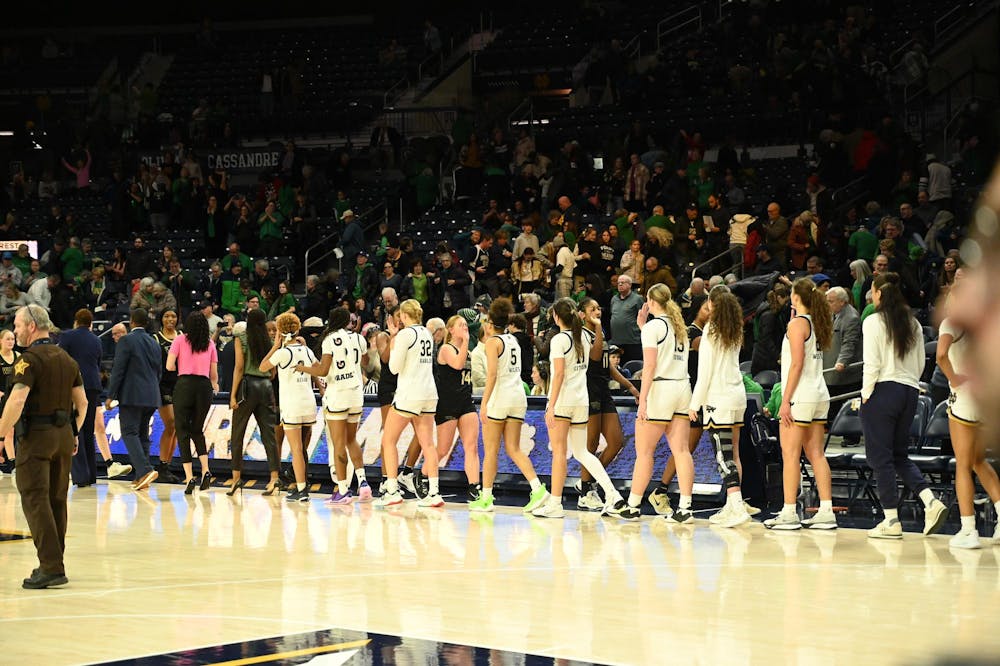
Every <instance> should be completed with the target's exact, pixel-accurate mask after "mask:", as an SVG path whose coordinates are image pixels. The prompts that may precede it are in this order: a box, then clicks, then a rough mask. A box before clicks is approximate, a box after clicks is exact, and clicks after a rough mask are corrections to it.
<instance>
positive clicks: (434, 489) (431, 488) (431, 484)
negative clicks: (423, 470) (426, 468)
mask: <svg viewBox="0 0 1000 666" xmlns="http://www.w3.org/2000/svg"><path fill="white" fill-rule="evenodd" d="M427 486H428V490H427V494H428V495H440V494H441V489H440V487H439V486H438V477H436V476H429V477H427Z"/></svg>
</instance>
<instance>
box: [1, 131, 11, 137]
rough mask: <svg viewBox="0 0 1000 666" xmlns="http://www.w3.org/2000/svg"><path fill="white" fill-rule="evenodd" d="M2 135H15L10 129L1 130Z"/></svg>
mask: <svg viewBox="0 0 1000 666" xmlns="http://www.w3.org/2000/svg"><path fill="white" fill-rule="evenodd" d="M0 136H14V133H13V132H12V131H10V130H0Z"/></svg>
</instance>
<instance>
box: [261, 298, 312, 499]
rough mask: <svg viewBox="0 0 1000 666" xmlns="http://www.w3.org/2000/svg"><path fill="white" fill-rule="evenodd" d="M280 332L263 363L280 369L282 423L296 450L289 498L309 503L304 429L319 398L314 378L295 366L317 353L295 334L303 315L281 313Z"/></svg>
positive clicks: (267, 367) (306, 363)
mask: <svg viewBox="0 0 1000 666" xmlns="http://www.w3.org/2000/svg"><path fill="white" fill-rule="evenodd" d="M275 324H276V325H277V327H278V333H277V335H275V336H274V345H273V346H272V347H271V351H270V352H269V353H268V354H267V356H266V357H264V360H262V361H261V362H260V369H261V370H262V371H264V372H267V371H269V370H270V369H271V368H277V369H278V396H279V398H278V404H279V405H280V410H281V415H280V416H281V425H282V426H283V427H284V429H285V436H286V437H288V444H289V446H290V447H291V449H292V469H293V470H294V472H295V488H293V489H292V490H290V491H289V492H288V495H287V496H286V497H285V499H286V500H288V501H289V502H308V501H309V491H308V490H307V489H306V462H307V461H306V449H305V447H304V446H303V442H302V430H303V428H307V427H311V426H312V425H313V424H314V423H316V397H315V396H314V395H313V381H314V380H313V378H312V377H310V376H309V375H307V374H303V373H301V372H296V371H295V366H299V365H303V366H311V365H313V364H315V363H316V355H315V354H313V353H312V350H310V349H309V347H307V346H305V345H304V344H303V343H302V342H301V340H299V339H297V338H296V337H295V336H296V334H297V333H298V332H299V329H300V328H301V324H300V322H299V318H298V317H296V316H295V314H293V313H291V312H285V313H284V314H280V315H278V318H277V319H276V320H275Z"/></svg>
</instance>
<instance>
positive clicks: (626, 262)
mask: <svg viewBox="0 0 1000 666" xmlns="http://www.w3.org/2000/svg"><path fill="white" fill-rule="evenodd" d="M618 265H619V268H620V269H621V274H622V275H627V276H628V277H629V278H630V279H631V280H632V284H642V283H643V281H644V278H645V275H646V257H645V256H644V255H643V254H642V244H641V243H640V242H639V240H633V241H632V243H631V244H630V245H629V249H628V250H627V251H626V252H625V253H624V254H622V258H621V261H620V262H619V264H618ZM630 288H631V285H630Z"/></svg>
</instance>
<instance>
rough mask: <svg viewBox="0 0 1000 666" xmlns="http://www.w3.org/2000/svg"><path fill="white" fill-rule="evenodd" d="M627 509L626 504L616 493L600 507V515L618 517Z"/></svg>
mask: <svg viewBox="0 0 1000 666" xmlns="http://www.w3.org/2000/svg"><path fill="white" fill-rule="evenodd" d="M627 507H628V504H627V503H626V502H625V500H624V499H623V498H622V496H621V495H618V494H617V493H616V494H615V496H614V497H612V498H610V499H608V501H607V503H606V504H604V505H603V506H602V507H601V515H602V516H620V515H621V513H622V511H624V510H625V509H626V508H627Z"/></svg>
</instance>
